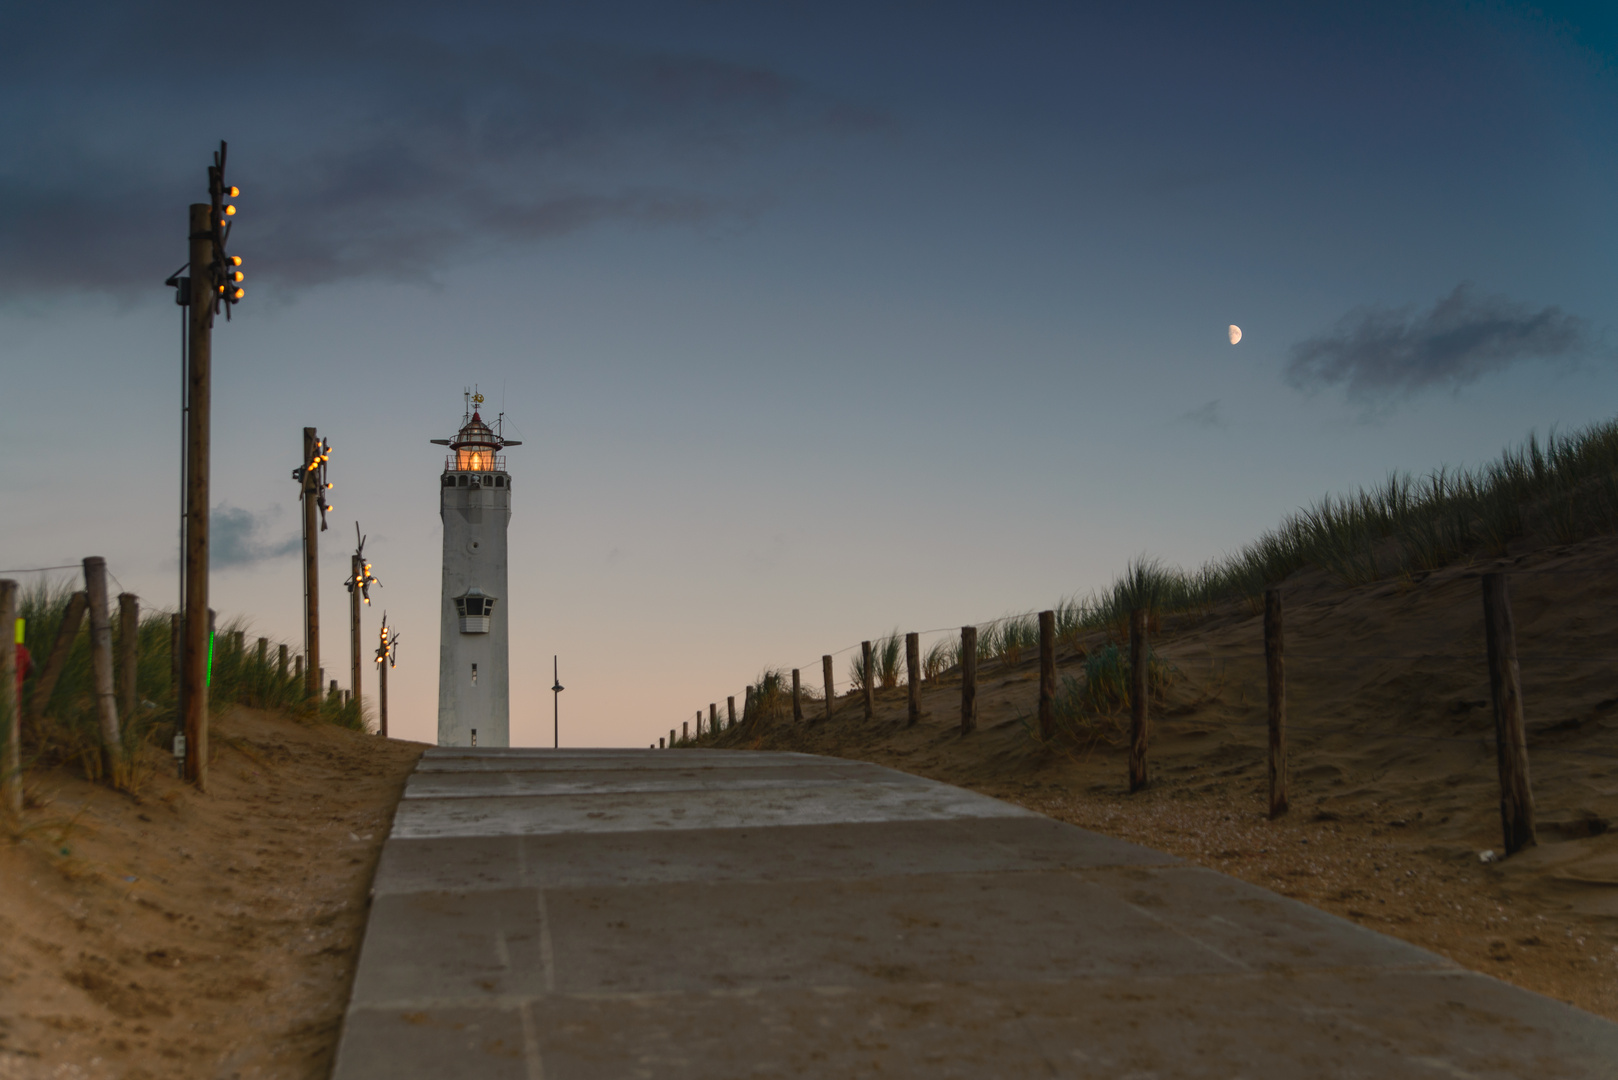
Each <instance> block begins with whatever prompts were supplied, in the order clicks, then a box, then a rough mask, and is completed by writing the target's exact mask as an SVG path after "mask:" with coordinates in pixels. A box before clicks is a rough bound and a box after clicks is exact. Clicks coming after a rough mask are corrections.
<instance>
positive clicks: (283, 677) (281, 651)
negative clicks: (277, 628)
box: [275, 642, 287, 682]
mask: <svg viewBox="0 0 1618 1080" xmlns="http://www.w3.org/2000/svg"><path fill="white" fill-rule="evenodd" d="M275 677H276V679H277V680H278V681H280V682H286V681H287V647H286V643H285V642H282V643H281V644H280V645H278V646H276V655H275Z"/></svg>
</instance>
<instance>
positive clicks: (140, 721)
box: [18, 580, 367, 785]
mask: <svg viewBox="0 0 1618 1080" xmlns="http://www.w3.org/2000/svg"><path fill="white" fill-rule="evenodd" d="M77 587H78V585H77V583H75V582H72V581H71V580H57V581H55V582H41V583H39V584H36V585H34V586H33V587H31V588H28V589H25V590H23V592H22V594H21V595H20V596H19V597H18V601H19V603H18V615H19V616H21V617H22V618H23V619H24V620H25V623H24V626H25V627H26V633H27V640H28V648H29V651H30V652H31V654H32V657H33V666H32V670H31V671H30V672H29V675H28V678H27V679H26V680H25V682H24V683H23V687H22V695H21V700H22V703H23V714H24V715H23V726H22V744H23V759H24V766H25V768H26V769H27V770H28V771H33V770H36V769H40V768H50V767H53V766H57V765H63V764H70V763H74V762H77V763H79V764H82V766H83V767H84V770H85V773H86V775H88V776H89V777H90V778H91V779H99V778H101V775H102V772H103V770H104V764H105V763H104V761H103V758H102V753H101V735H100V726H99V721H98V719H97V715H96V703H95V694H94V690H93V683H92V681H91V671H90V633H89V616H88V614H86V615H85V617H84V620H83V622H82V623H81V624H80V626H79V629H78V632H77V634H75V636H74V639H73V643H72V646H71V648H70V649H69V651H68V654H67V661H66V663H65V664H64V666H63V668H62V674H61V677H60V679H59V680H58V681H57V683H56V686H55V688H54V690H53V691H52V693H51V696H50V700H49V701H43V702H33V701H32V698H33V696H34V691H35V688H36V687H37V686H38V685H39V679H40V675H41V674H42V672H43V670H44V667H45V663H46V659H47V657H48V656H49V654H50V651H51V647H52V644H53V643H54V642H55V640H56V636H57V632H58V630H59V628H60V627H61V624H62V619H63V616H64V614H65V612H66V609H67V606H68V600H69V598H70V597H71V596H72V594H73V592H74V590H75V588H77ZM112 615H113V619H112V624H113V625H112V635H113V657H114V664H115V665H116V664H117V658H118V657H119V656H120V655H121V651H122V650H121V644H122V643H121V642H120V640H119V629H118V618H117V611H116V610H114V611H113V613H112ZM170 626H171V623H170V613H169V612H167V611H162V610H158V611H149V612H145V613H143V614H142V616H141V619H140V624H139V643H138V648H137V652H138V656H139V660H138V663H137V669H136V673H135V688H136V694H135V697H136V701H137V704H136V707H135V709H134V711H133V714H132V715H124V713H123V711H122V709H120V713H119V717H118V721H119V726H120V729H121V733H122V736H123V745H122V755H123V762H122V765H123V769H122V770H121V771H122V774H123V777H125V778H127V780H126V783H128V784H131V785H132V784H135V783H138V780H139V777H140V776H141V775H142V769H143V768H145V767H148V765H149V763H148V764H143V761H142V759H143V757H148V756H150V755H147V754H146V750H147V749H148V748H151V747H157V748H161V749H162V750H164V751H166V750H167V749H168V747H169V746H170V745H171V742H172V740H173V736H174V732H175V728H176V724H177V721H178V710H177V707H176V706H177V702H176V697H177V693H176V687H175V685H174V678H173V669H174V665H173V654H172V652H171V637H170V635H171V629H170ZM245 630H246V624H245V623H244V622H243V621H242V620H240V619H236V620H232V621H231V622H229V623H227V624H226V625H225V626H223V627H222V628H220V629H219V630H218V631H217V632H216V634H215V640H214V649H213V664H212V671H211V673H210V677H209V688H208V697H209V702H210V705H211V706H212V707H213V708H214V709H215V710H217V709H218V708H219V707H221V706H225V705H250V706H256V707H260V708H282V709H286V710H288V711H290V712H292V713H293V714H294V715H297V716H301V717H303V718H305V719H309V720H320V721H324V722H328V723H334V724H338V725H341V726H343V727H349V728H353V729H356V730H361V731H363V730H366V728H367V718H366V716H365V714H364V712H363V710H362V707H361V706H360V705H359V704H357V703H355V702H353V701H350V702H349V703H348V704H347V705H344V704H343V702H342V699H341V698H340V697H339V698H333V697H330V696H329V695H326V694H322V695H320V697H319V699H318V700H313V701H311V700H309V699H306V698H305V696H304V693H303V687H302V685H301V684H300V683H298V682H297V680H296V679H295V678H294V677H293V672H292V665H291V664H290V663H289V664H288V671H287V674H286V675H285V676H284V677H283V676H281V674H280V672H279V670H278V668H279V664H278V655H277V649H276V646H275V644H274V643H271V644H270V646H269V648H268V650H267V652H266V653H265V656H264V659H263V660H262V661H260V659H259V656H258V649H257V646H256V643H253V642H248V643H247V644H246V647H245V648H241V649H238V648H236V646H235V641H236V634H237V633H238V632H245Z"/></svg>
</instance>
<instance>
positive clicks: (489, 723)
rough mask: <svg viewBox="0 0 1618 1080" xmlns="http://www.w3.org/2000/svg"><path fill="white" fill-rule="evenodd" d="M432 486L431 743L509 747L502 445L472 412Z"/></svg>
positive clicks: (506, 494) (507, 507)
mask: <svg viewBox="0 0 1618 1080" xmlns="http://www.w3.org/2000/svg"><path fill="white" fill-rule="evenodd" d="M449 445H450V446H451V447H452V448H453V449H454V451H455V452H454V453H452V454H451V455H450V456H449V460H448V461H447V462H446V463H445V466H444V472H443V477H442V481H441V484H440V486H439V505H438V510H439V517H441V518H442V519H443V522H444V577H443V589H442V592H441V593H440V618H439V647H438V745H440V746H478V747H503V746H510V745H511V705H510V677H509V674H508V672H509V664H508V652H509V649H508V634H507V627H508V624H509V620H508V615H509V612H510V604H509V603H508V601H507V597H508V596H509V593H508V592H507V591H506V526H507V523H508V522H509V521H510V520H511V477H510V475H509V474H508V473H507V472H506V471H505V458H504V455H502V454H500V453H499V450H500V449H501V447H502V446H503V445H504V444H503V442H502V441H501V439H500V436H499V434H498V433H497V432H495V431H492V430H491V429H490V428H489V427H488V425H486V424H484V423H483V421H482V419H481V418H480V417H479V416H478V414H477V413H476V412H473V413H471V414H470V415H469V416H468V417H467V418H466V419H465V420H464V421H463V422H462V426H461V430H460V432H459V434H458V436H457V437H456V438H455V439H453V440H450V441H449Z"/></svg>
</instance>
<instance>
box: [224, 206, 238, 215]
mask: <svg viewBox="0 0 1618 1080" xmlns="http://www.w3.org/2000/svg"><path fill="white" fill-rule="evenodd" d="M225 216H226V217H235V216H236V205H235V204H234V203H232V204H231V205H229V206H227V207H225Z"/></svg>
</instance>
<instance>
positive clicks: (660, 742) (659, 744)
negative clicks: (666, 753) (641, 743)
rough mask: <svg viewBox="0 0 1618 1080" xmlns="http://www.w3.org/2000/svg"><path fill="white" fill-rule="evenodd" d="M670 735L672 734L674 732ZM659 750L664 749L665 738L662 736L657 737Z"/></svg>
mask: <svg viewBox="0 0 1618 1080" xmlns="http://www.w3.org/2000/svg"><path fill="white" fill-rule="evenodd" d="M670 734H672V732H671V733H670ZM657 748H658V749H659V750H661V749H663V736H661V735H659V736H658V737H657Z"/></svg>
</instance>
